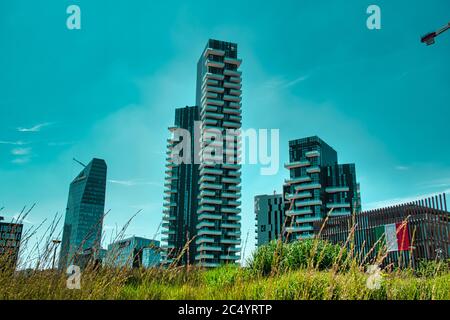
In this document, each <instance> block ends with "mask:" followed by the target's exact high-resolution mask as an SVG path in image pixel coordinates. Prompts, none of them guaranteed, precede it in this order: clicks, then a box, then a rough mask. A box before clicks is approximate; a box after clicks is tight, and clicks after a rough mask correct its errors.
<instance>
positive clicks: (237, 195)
mask: <svg viewBox="0 0 450 320" xmlns="http://www.w3.org/2000/svg"><path fill="white" fill-rule="evenodd" d="M222 197H224V198H232V199H238V198H240V197H241V194H240V193H230V192H222Z"/></svg>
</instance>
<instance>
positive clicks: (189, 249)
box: [161, 106, 200, 264]
mask: <svg viewBox="0 0 450 320" xmlns="http://www.w3.org/2000/svg"><path fill="white" fill-rule="evenodd" d="M199 120H200V111H199V108H198V107H196V106H195V107H185V108H178V109H176V110H175V123H174V126H173V127H170V128H169V130H171V131H175V130H176V129H184V130H187V131H188V132H189V135H190V136H191V139H190V140H191V141H190V143H189V145H190V147H191V150H190V151H191V152H190V153H191V161H190V163H189V161H187V162H188V163H180V164H176V163H174V161H173V159H172V155H173V153H174V150H173V149H174V147H175V146H176V145H177V144H178V143H180V142H181V141H178V140H180V139H179V137H171V138H169V139H168V145H167V159H166V160H167V164H166V182H165V184H164V186H165V190H164V211H163V224H162V228H163V231H162V235H163V238H162V239H161V240H162V242H164V244H163V245H162V249H163V250H164V252H163V253H164V257H163V262H164V263H165V264H171V263H173V262H176V263H177V264H187V263H189V264H193V263H194V262H195V254H196V245H195V241H194V240H193V238H195V236H196V235H197V228H196V227H197V206H198V195H199V193H198V187H199V185H198V179H199V164H198V163H195V161H194V157H193V156H192V155H193V153H194V150H195V143H197V144H198V141H195V138H194V137H195V125H196V121H199ZM175 138H177V139H175ZM184 151H185V152H188V151H187V150H184ZM174 259H178V260H177V261H175V260H174Z"/></svg>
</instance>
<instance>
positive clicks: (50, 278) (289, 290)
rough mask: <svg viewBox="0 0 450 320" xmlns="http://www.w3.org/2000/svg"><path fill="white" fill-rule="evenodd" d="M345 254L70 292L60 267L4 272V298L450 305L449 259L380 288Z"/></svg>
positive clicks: (258, 259)
mask: <svg viewBox="0 0 450 320" xmlns="http://www.w3.org/2000/svg"><path fill="white" fill-rule="evenodd" d="M370 276H371V275H369V274H368V273H366V272H365V270H364V267H362V266H359V265H358V264H356V263H355V259H353V258H352V257H351V255H350V254H348V252H347V251H346V250H345V249H342V248H341V247H339V246H334V245H331V244H329V243H326V242H322V241H318V240H314V241H302V242H295V243H292V244H283V243H280V242H272V243H270V244H268V245H267V246H263V247H261V248H260V249H259V250H257V251H256V252H255V253H254V254H253V257H252V258H251V260H250V261H249V264H248V267H245V268H243V267H237V266H232V265H227V266H223V267H220V268H217V269H211V270H204V269H198V268H193V267H187V268H177V267H171V268H169V269H161V268H154V269H147V270H144V269H140V270H126V269H107V268H101V269H94V268H93V267H88V268H87V269H86V270H84V271H83V273H82V276H81V289H79V290H76V289H72V290H70V289H67V286H66V282H67V275H65V274H63V273H59V272H57V271H54V270H39V271H36V270H31V271H21V272H11V271H7V270H3V271H0V299H225V300H226V299H249V300H252V299H269V300H270V299H286V300H290V299H358V300H362V299H388V300H390V299H402V300H404V299H420V300H424V299H426V300H430V299H445V300H450V272H449V270H448V263H447V262H440V263H436V262H429V263H423V264H422V265H421V266H420V267H419V268H418V269H417V270H414V271H412V270H409V269H407V270H394V271H390V272H382V274H381V277H380V279H381V281H380V282H379V287H378V286H377V287H376V288H373V289H370V288H369V287H370V286H368V285H367V281H368V278H369V277H370Z"/></svg>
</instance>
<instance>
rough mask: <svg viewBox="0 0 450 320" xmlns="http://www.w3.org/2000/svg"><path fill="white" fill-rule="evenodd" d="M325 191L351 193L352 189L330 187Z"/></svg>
mask: <svg viewBox="0 0 450 320" xmlns="http://www.w3.org/2000/svg"><path fill="white" fill-rule="evenodd" d="M325 191H326V192H327V193H338V192H349V191H350V188H349V187H328V188H325Z"/></svg>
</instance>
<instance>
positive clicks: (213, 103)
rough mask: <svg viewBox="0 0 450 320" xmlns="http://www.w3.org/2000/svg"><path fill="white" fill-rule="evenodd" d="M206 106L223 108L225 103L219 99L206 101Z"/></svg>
mask: <svg viewBox="0 0 450 320" xmlns="http://www.w3.org/2000/svg"><path fill="white" fill-rule="evenodd" d="M204 103H205V104H207V105H210V106H220V107H221V106H223V105H224V102H223V100H219V99H206V100H205V102H204Z"/></svg>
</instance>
